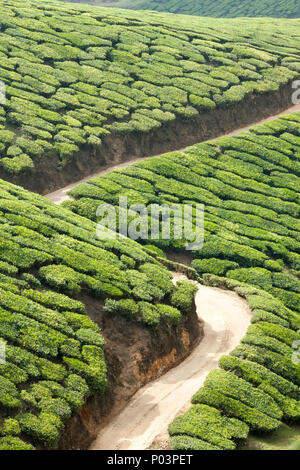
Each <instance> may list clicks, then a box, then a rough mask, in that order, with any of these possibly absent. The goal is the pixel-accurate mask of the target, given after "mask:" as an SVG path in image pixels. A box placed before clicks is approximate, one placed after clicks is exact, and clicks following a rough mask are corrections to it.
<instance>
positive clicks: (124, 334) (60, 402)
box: [0, 181, 201, 450]
mask: <svg viewBox="0 0 300 470" xmlns="http://www.w3.org/2000/svg"><path fill="white" fill-rule="evenodd" d="M0 211H1V212H0V227H1V238H0V351H1V357H0V359H1V361H0V405H1V406H0V449H1V450H5V449H23V448H24V449H27V448H30V449H31V448H33V447H32V445H36V446H37V447H38V448H41V447H42V448H45V447H47V448H49V447H56V446H57V444H58V441H59V438H60V435H61V433H62V431H63V428H64V424H65V423H66V422H68V420H69V419H70V418H71V416H72V415H73V416H74V413H77V412H79V411H80V408H81V407H82V405H83V404H84V403H85V402H86V401H87V399H88V398H89V397H94V402H93V403H94V410H97V412H98V415H99V423H98V425H99V424H100V421H101V420H100V416H101V412H100V411H99V408H101V406H100V405H101V397H102V395H103V392H104V391H105V388H106V386H107V384H108V385H109V387H110V391H109V394H107V395H106V400H105V403H106V410H105V411H106V412H107V413H108V412H109V410H110V407H111V406H112V405H113V403H114V400H115V399H116V397H117V398H118V400H119V401H121V399H123V400H126V399H128V396H130V395H132V394H133V393H134V392H135V391H136V389H137V388H139V387H140V386H141V384H143V383H145V382H147V380H150V379H151V378H153V377H155V376H156V375H159V373H161V372H162V371H163V370H165V369H167V368H170V367H171V366H172V365H174V363H176V361H177V362H178V361H179V360H180V358H181V356H183V357H184V356H186V355H187V354H188V352H189V348H192V347H193V344H194V343H195V342H197V341H198V340H199V338H200V333H201V332H200V329H199V325H198V323H197V320H196V315H195V313H194V307H193V299H194V293H195V289H194V288H193V287H192V286H191V287H190V288H189V284H187V288H186V289H185V288H184V286H181V288H180V287H179V289H181V291H182V290H183V289H184V291H185V292H182V294H181V295H183V297H184V299H185V300H184V299H183V300H184V302H185V303H184V307H182V308H181V306H180V303H178V302H177V303H176V307H177V308H175V307H174V305H173V304H174V301H173V295H174V294H175V292H176V288H175V287H174V286H173V283H172V275H171V274H170V273H169V272H168V271H167V269H166V268H164V267H163V266H162V265H161V264H160V263H159V262H158V261H156V260H155V259H154V258H153V257H151V256H150V255H149V254H148V253H147V252H146V251H145V250H143V249H142V248H141V247H140V246H139V245H138V244H137V243H135V242H133V241H132V240H129V239H125V238H123V239H120V240H118V239H107V240H102V241H101V240H99V239H98V238H97V235H96V225H95V224H94V223H92V222H90V221H89V220H87V219H84V218H82V217H79V216H75V215H74V214H72V213H71V212H69V211H66V210H64V209H62V208H59V207H57V206H55V205H54V204H52V203H50V202H49V201H47V200H46V199H44V198H43V197H41V196H38V195H36V194H33V193H29V192H27V191H25V190H23V189H22V188H19V187H16V186H14V185H12V184H10V183H6V182H4V181H0ZM186 302H187V304H186ZM172 305H173V306H172ZM178 309H180V310H182V312H184V315H182V316H181V312H180V310H178ZM100 329H101V332H100ZM102 335H103V336H104V337H103V336H102ZM104 338H105V340H106V345H105V341H104ZM104 351H105V355H104ZM164 356H167V359H168V360H165V361H164ZM106 359H107V363H106ZM156 361H158V362H159V361H160V368H157V369H155V367H154V365H153V364H155V362H156ZM120 389H122V390H121V392H122V394H120V393H119V395H118V393H117V392H118V391H119V392H120ZM124 390H125V391H124ZM97 400H98V402H97ZM97 403H98V405H97ZM97 406H98V409H97ZM102 407H103V404H102ZM78 426H81V428H80V431H81V442H82V443H83V441H84V439H86V440H88V438H91V437H90V436H88V435H87V434H88V430H86V429H85V428H84V425H80V424H78ZM73 428H74V426H73ZM73 430H74V429H73ZM1 436H2V437H1ZM71 444H72V442H70V445H71ZM74 444H76V442H75V443H74Z"/></svg>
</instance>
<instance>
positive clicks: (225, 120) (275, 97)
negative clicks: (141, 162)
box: [0, 82, 294, 194]
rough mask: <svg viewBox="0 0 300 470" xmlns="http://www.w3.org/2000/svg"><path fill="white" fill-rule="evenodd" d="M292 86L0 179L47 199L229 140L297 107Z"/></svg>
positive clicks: (43, 160)
mask: <svg viewBox="0 0 300 470" xmlns="http://www.w3.org/2000/svg"><path fill="white" fill-rule="evenodd" d="M293 91H294V90H293V89H292V82H289V83H288V84H286V85H284V86H282V87H281V88H280V90H279V91H277V92H269V93H264V94H252V95H248V96H246V98H244V99H243V100H242V101H241V102H240V103H236V104H235V105H234V106H230V107H218V108H216V109H214V110H212V111H210V112H203V113H201V114H199V115H198V116H197V117H196V118H193V119H180V118H177V119H175V120H174V121H171V122H169V123H167V124H165V125H163V126H162V127H161V128H160V129H158V130H156V131H153V132H150V133H133V134H130V135H126V136H117V135H113V134H111V135H109V136H107V137H106V138H104V139H103V143H102V145H101V146H99V147H90V146H83V147H82V149H81V150H80V152H78V153H77V154H75V155H74V157H73V158H72V160H71V161H70V162H69V163H68V164H66V165H65V166H63V167H62V165H61V162H60V161H59V158H58V157H57V156H56V155H53V154H52V155H45V156H43V157H40V158H39V159H36V161H35V165H36V166H35V168H34V169H32V170H28V171H25V172H23V173H20V174H18V175H11V174H9V173H7V172H6V171H5V170H4V169H3V168H0V178H2V179H4V180H7V181H11V182H12V183H15V184H18V185H20V186H23V187H24V188H26V189H29V190H31V191H35V192H37V193H40V194H47V193H50V192H53V191H55V190H57V189H59V188H63V187H65V186H67V185H68V184H71V183H74V182H76V181H77V182H78V181H79V180H81V179H82V178H84V177H86V176H88V177H91V175H93V174H94V173H96V172H99V171H100V170H104V169H106V168H111V167H112V166H115V165H119V164H121V163H124V162H126V163H127V162H131V161H132V160H135V159H138V158H143V157H151V156H153V155H159V154H162V153H165V152H170V151H174V150H177V149H180V148H184V147H187V146H189V145H193V144H195V143H198V142H203V141H205V140H208V139H213V138H215V137H218V136H221V135H224V134H226V133H229V132H232V131H233V130H235V129H239V128H241V127H244V126H248V125H250V124H254V123H256V122H258V121H260V120H262V119H265V118H268V117H270V116H272V117H274V116H275V115H276V114H278V113H280V112H282V111H284V110H286V109H287V108H290V109H289V112H292V110H293V108H291V104H292V103H291V97H292V93H293Z"/></svg>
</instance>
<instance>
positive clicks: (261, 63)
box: [0, 0, 299, 177]
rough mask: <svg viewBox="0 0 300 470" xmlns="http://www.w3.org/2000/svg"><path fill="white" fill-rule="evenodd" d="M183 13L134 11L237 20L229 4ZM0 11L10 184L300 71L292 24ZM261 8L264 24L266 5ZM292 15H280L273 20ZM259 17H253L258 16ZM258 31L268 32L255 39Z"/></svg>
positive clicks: (2, 139)
mask: <svg viewBox="0 0 300 470" xmlns="http://www.w3.org/2000/svg"><path fill="white" fill-rule="evenodd" d="M2 1H4V0H2ZM242 1H243V3H247V5H244V8H242V7H241V8H240V10H239V11H240V13H241V12H243V10H244V15H243V16H245V15H246V16H248V15H250V16H253V15H252V14H251V12H252V11H253V10H251V8H248V7H249V5H248V3H249V0H242ZM256 1H258V0H256ZM293 1H294V0H290V2H293ZM99 2H100V0H99ZM224 2H225V3H226V5H225V6H224ZM266 2H267V3H270V2H271V3H273V2H274V0H266ZM100 3H101V2H100ZM186 3H187V4H186V5H183V6H181V5H179V3H178V2H174V0H165V2H161V3H160V4H159V6H158V3H157V2H155V1H154V0H153V1H151V2H150V3H149V2H148V3H147V1H145V0H135V1H134V2H133V7H135V6H139V7H140V8H145V7H148V8H149V6H151V7H152V8H155V9H158V10H159V11H162V10H163V9H164V7H165V8H166V9H168V10H170V11H175V12H177V11H183V12H185V13H186V12H191V13H193V14H196V13H197V12H201V11H205V15H208V12H211V14H210V15H208V16H214V15H216V16H219V14H218V13H220V11H222V16H224V14H225V15H228V16H230V15H233V16H239V15H238V11H236V14H235V9H234V8H233V5H232V0H218V2H217V5H214V6H213V7H211V5H207V0H203V1H202V2H200V5H198V4H199V2H196V3H197V5H196V4H195V2H193V5H191V3H192V2H191V0H186ZM222 3H223V5H222V9H221V4H222ZM252 3H253V2H252ZM107 4H108V5H110V2H108V3H107V2H105V6H106V5H107ZM118 4H119V2H116V1H113V0H112V2H111V5H112V6H113V5H118ZM201 4H203V5H202V7H203V10H202V9H201ZM227 4H228V5H227ZM111 5H110V6H111ZM121 6H127V0H122V3H121ZM130 6H132V5H130ZM273 9H274V7H273V5H270V11H272V10H273ZM5 10H6V16H5V19H4V22H3V25H2V26H3V27H2V31H1V35H2V36H1V51H0V52H1V57H0V80H2V81H4V82H5V84H6V103H5V105H4V106H3V107H2V108H1V114H0V125H1V129H0V152H1V159H0V163H1V165H2V167H3V168H4V170H5V173H6V174H7V175H8V176H10V177H13V175H14V174H18V173H25V172H26V173H30V172H31V170H32V169H33V168H34V167H35V166H39V160H40V159H41V158H45V159H50V160H53V159H54V160H53V161H55V162H59V163H58V166H65V165H66V164H67V163H68V162H70V160H71V159H72V158H74V156H75V154H76V157H78V158H79V159H80V158H82V156H81V154H80V153H79V152H80V151H81V150H82V151H83V154H84V155H85V154H86V152H90V151H95V147H99V146H101V145H102V143H105V137H106V136H108V135H109V134H113V135H123V134H128V133H129V134H135V133H151V132H153V131H155V130H157V129H159V128H161V127H162V126H163V125H165V124H166V123H169V122H171V121H173V120H175V119H178V120H189V119H193V118H195V117H197V116H199V114H201V113H206V112H209V111H211V110H214V109H215V108H217V107H219V106H227V105H232V104H235V103H238V102H240V101H241V100H243V99H244V97H245V96H246V95H247V94H249V93H252V94H257V93H259V94H261V93H268V92H269V91H274V90H278V89H279V87H280V86H281V85H282V84H284V83H287V81H289V80H291V79H293V78H294V77H296V76H297V73H298V72H297V71H298V69H299V64H298V62H297V53H298V52H299V44H298V42H297V40H296V38H297V25H296V23H293V22H289V23H288V22H287V21H286V20H277V21H276V22H274V21H273V20H268V19H266V18H265V19H263V20H262V19H257V20H251V21H250V20H247V19H244V20H243V28H241V27H240V25H239V24H238V23H237V22H236V21H233V20H228V21H226V22H224V23H223V24H222V28H220V25H219V22H218V21H216V20H215V19H213V18H209V19H206V21H205V22H203V21H202V20H201V19H198V18H196V17H195V16H193V17H192V16H190V17H188V19H187V18H186V17H172V19H171V18H170V17H169V16H168V15H165V14H163V13H158V12H157V13H156V15H155V17H153V15H152V14H151V13H150V12H148V13H147V18H145V15H144V14H143V12H134V13H133V12H131V13H129V12H126V11H124V10H123V11H121V10H118V11H115V10H108V9H105V10H103V9H101V8H99V7H97V6H95V5H90V6H80V5H74V4H73V2H71V3H70V2H68V4H64V3H61V2H59V3H55V2H51V5H49V6H48V5H47V4H45V5H43V8H41V7H40V5H38V4H36V2H35V1H34V0H32V1H30V2H29V3H28V5H27V7H26V9H24V8H22V4H21V3H20V1H19V0H13V1H12V3H11V4H10V5H6V4H5ZM260 10H261V11H262V13H263V16H266V15H267V13H268V5H267V6H266V7H265V8H260ZM294 10H295V8H294ZM294 10H293V5H292V6H291V7H290V10H289V9H288V8H287V7H286V6H285V8H283V7H282V6H280V7H278V6H277V5H276V16H284V14H283V11H286V12H287V14H286V16H290V15H289V13H291V12H293V11H294ZM29 11H30V13H29ZM255 12H256V14H258V16H260V15H259V8H258V6H256V9H255ZM87 18H88V20H87ZM152 18H153V21H152ZM33 21H34V25H32V23H33ZM57 25H59V26H57ZM257 29H259V30H260V31H263V34H262V35H261V36H260V37H259V38H258V37H257ZM278 30H280V31H281V32H282V36H281V37H279V36H278V35H277V31H278ZM291 38H293V39H291ZM245 44H247V45H245ZM285 134H287V135H286V136H285V138H286V139H287V142H290V143H293V142H294V136H292V141H291V140H290V139H291V138H290V137H289V135H288V134H289V133H288V132H286V133H285ZM273 148H274V150H276V149H277V147H273Z"/></svg>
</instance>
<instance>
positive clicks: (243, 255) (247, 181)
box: [63, 113, 300, 311]
mask: <svg viewBox="0 0 300 470" xmlns="http://www.w3.org/2000/svg"><path fill="white" fill-rule="evenodd" d="M299 129H300V115H299V114H298V113H295V114H292V115H285V116H282V117H281V118H279V119H277V120H275V121H270V122H267V123H265V124H263V125H259V126H255V127H253V128H252V130H251V132H244V133H240V134H238V135H237V136H235V137H223V138H219V139H217V140H216V141H212V142H210V143H205V144H197V145H195V146H192V147H189V148H187V149H185V150H184V151H182V152H174V153H169V154H166V155H163V156H161V157H154V158H149V159H146V160H144V161H141V162H139V163H136V164H134V165H131V166H128V167H125V168H122V169H119V170H115V171H113V172H111V173H108V174H106V175H103V176H100V177H98V178H95V179H92V180H90V181H88V182H87V183H83V184H79V185H78V186H75V188H73V189H72V190H71V191H70V193H69V194H70V196H72V197H73V198H75V201H65V202H64V203H63V205H64V206H66V207H68V208H70V209H71V210H73V211H74V212H77V213H79V214H81V215H84V216H85V217H88V218H90V219H92V220H97V216H96V208H97V207H98V205H99V204H100V202H103V201H104V202H108V203H112V204H114V203H115V204H116V206H117V204H118V198H119V196H123V195H127V197H128V205H129V206H130V205H131V204H132V203H133V202H134V203H137V202H140V203H144V204H146V205H151V204H152V203H154V202H155V203H160V204H162V203H166V204H169V205H171V204H173V203H176V204H179V205H183V204H184V203H185V202H189V203H191V204H193V205H194V206H196V204H197V203H203V204H205V210H204V211H205V243H204V246H203V248H202V249H201V250H200V251H195V252H193V255H194V258H195V260H194V261H193V263H192V265H193V267H194V268H195V269H197V270H198V272H199V273H200V274H202V273H208V272H210V273H212V274H216V275H223V274H225V273H226V274H227V276H229V277H230V278H233V279H237V280H240V281H243V282H246V283H250V284H254V285H256V286H258V287H261V288H263V289H265V290H267V291H268V292H270V293H272V294H274V295H277V296H278V297H279V298H280V299H282V301H283V302H284V303H285V304H286V306H287V307H289V308H295V309H297V310H298V311H300V306H299V305H300V302H299V299H300V297H299V293H300V284H299V280H297V277H296V276H295V275H296V274H297V272H299V266H300V265H299V259H300V258H299V248H300V245H299V241H300V240H299V221H298V220H297V218H298V217H299V172H300V166H299V154H300V140H299V134H300V130H299ZM194 228H195V227H194ZM147 243H148V242H147ZM152 243H155V244H157V245H158V246H159V247H161V248H163V249H164V248H165V249H167V250H177V251H179V250H180V249H181V250H182V249H184V247H185V246H186V243H187V241H186V240H184V239H183V240H177V239H175V237H174V239H173V238H171V240H164V239H162V238H161V239H160V240H152ZM288 270H289V271H288Z"/></svg>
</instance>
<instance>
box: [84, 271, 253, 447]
mask: <svg viewBox="0 0 300 470" xmlns="http://www.w3.org/2000/svg"><path fill="white" fill-rule="evenodd" d="M181 279H186V277H185V276H183V275H181V274H177V273H176V274H174V279H173V281H174V282H176V281H177V280H181ZM191 282H193V281H191ZM195 284H197V283H195ZM197 286H198V288H199V290H198V292H197V295H196V306H197V314H198V316H199V318H201V319H202V320H204V322H205V324H204V338H203V340H202V341H201V343H200V344H199V345H198V346H197V348H196V349H195V350H194V351H193V352H192V354H191V355H190V356H189V357H188V358H187V359H186V360H185V361H183V362H182V363H181V364H180V365H179V366H177V367H175V368H174V369H171V370H170V371H169V372H167V373H166V374H165V375H163V376H162V377H160V378H159V379H157V380H155V381H154V382H151V383H149V384H148V385H146V386H145V387H143V388H141V389H140V390H139V391H138V392H137V393H136V394H135V395H134V396H133V397H132V399H131V400H130V401H129V402H128V404H127V405H126V407H125V408H124V410H123V411H122V412H121V413H120V414H119V415H118V416H116V417H115V418H114V419H112V421H111V422H110V423H109V424H108V425H107V426H106V427H105V428H104V429H103V430H102V431H101V432H100V433H99V436H98V437H97V439H96V440H95V441H94V443H93V444H92V446H91V449H92V450H145V449H147V448H148V447H149V446H150V445H151V443H152V442H153V440H154V439H155V438H156V436H157V435H158V434H160V433H161V432H166V431H167V427H168V424H169V423H170V422H171V421H172V420H173V418H174V417H175V416H176V415H177V414H178V413H179V412H180V411H181V410H183V409H185V408H187V407H188V405H189V403H190V399H191V396H192V395H193V394H194V393H195V392H196V391H197V390H198V389H199V387H200V386H201V385H202V384H203V382H204V380H205V378H206V376H207V374H208V373H209V371H210V370H212V369H215V368H216V367H217V366H218V360H219V358H220V357H221V356H222V355H223V354H227V353H229V352H230V351H232V349H234V348H235V346H237V345H238V344H239V342H240V340H241V338H242V337H243V336H244V335H245V333H246V330H247V328H248V326H249V324H250V318H251V311H250V309H249V306H248V303H247V302H246V301H245V300H243V299H241V298H240V297H239V296H238V295H237V294H235V293H233V292H230V291H225V290H221V289H216V288H213V287H206V286H202V285H200V284H197Z"/></svg>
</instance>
